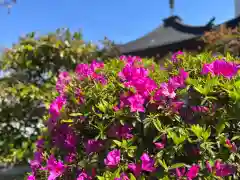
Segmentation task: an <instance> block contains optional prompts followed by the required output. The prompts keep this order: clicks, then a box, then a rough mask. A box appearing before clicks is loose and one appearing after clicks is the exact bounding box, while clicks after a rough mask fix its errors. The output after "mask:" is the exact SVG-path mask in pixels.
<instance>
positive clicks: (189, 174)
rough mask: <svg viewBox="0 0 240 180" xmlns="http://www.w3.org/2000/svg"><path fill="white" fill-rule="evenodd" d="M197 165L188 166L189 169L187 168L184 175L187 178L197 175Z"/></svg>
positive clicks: (190, 179)
mask: <svg viewBox="0 0 240 180" xmlns="http://www.w3.org/2000/svg"><path fill="white" fill-rule="evenodd" d="M199 169H200V167H199V165H192V167H190V169H189V170H188V172H187V174H186V176H187V178H188V179H189V180H192V179H194V178H195V177H197V175H198V172H199Z"/></svg>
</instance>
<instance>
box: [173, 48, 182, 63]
mask: <svg viewBox="0 0 240 180" xmlns="http://www.w3.org/2000/svg"><path fill="white" fill-rule="evenodd" d="M183 54H184V53H183V52H182V51H178V52H175V53H173V55H172V62H173V63H177V62H178V61H179V58H178V56H179V55H183Z"/></svg>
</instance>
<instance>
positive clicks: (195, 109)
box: [191, 106, 209, 113]
mask: <svg viewBox="0 0 240 180" xmlns="http://www.w3.org/2000/svg"><path fill="white" fill-rule="evenodd" d="M191 109H192V110H193V112H201V113H207V112H209V108H208V107H205V106H191Z"/></svg>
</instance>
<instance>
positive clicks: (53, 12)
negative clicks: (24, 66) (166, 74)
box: [0, 0, 234, 47]
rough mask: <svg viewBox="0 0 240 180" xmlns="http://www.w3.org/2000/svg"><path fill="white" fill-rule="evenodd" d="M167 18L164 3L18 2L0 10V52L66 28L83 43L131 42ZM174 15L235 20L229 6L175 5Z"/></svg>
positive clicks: (224, 2)
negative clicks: (80, 35)
mask: <svg viewBox="0 0 240 180" xmlns="http://www.w3.org/2000/svg"><path fill="white" fill-rule="evenodd" d="M169 14H170V10H169V5H168V0H18V3H17V4H16V5H15V6H14V7H13V9H12V10H11V14H10V15H8V13H7V9H4V8H0V17H1V25H0V47H10V46H11V44H12V43H13V42H17V40H18V37H19V36H21V35H24V34H26V33H28V32H32V31H37V32H39V33H41V34H44V33H47V32H52V31H55V29H57V28H60V27H68V28H70V29H71V30H72V31H75V30H79V29H82V31H83V36H84V39H86V40H92V41H97V40H100V39H103V37H104V36H107V37H108V38H109V39H111V40H114V41H115V42H117V43H124V42H127V41H130V40H134V39H136V38H138V37H140V36H142V35H144V34H146V33H148V32H149V31H151V30H153V29H154V28H156V27H157V26H158V25H160V24H161V23H162V19H164V18H166V17H168V16H169ZM175 14H176V15H179V16H180V17H181V18H182V19H183V21H184V23H186V24H192V25H203V24H206V23H207V21H209V20H210V19H211V18H212V17H213V16H215V17H216V23H221V22H223V21H226V20H228V19H231V18H233V17H234V0H175Z"/></svg>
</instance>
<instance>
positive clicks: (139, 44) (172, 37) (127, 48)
mask: <svg viewBox="0 0 240 180" xmlns="http://www.w3.org/2000/svg"><path fill="white" fill-rule="evenodd" d="M179 20H180V18H179V17H177V16H173V17H170V18H168V19H165V20H164V24H163V25H162V26H160V27H158V28H156V29H155V30H153V31H152V32H150V33H148V34H146V35H145V36H142V37H140V38H138V39H136V40H133V41H130V42H128V43H126V44H122V45H118V47H119V49H120V52H121V53H130V52H136V51H141V50H144V49H149V48H154V47H161V46H164V45H169V44H173V43H178V42H181V41H185V40H190V39H194V38H198V37H200V36H202V35H203V34H204V32H206V31H208V30H210V29H211V27H210V26H209V25H206V26H190V25H185V24H183V23H181V21H179Z"/></svg>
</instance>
